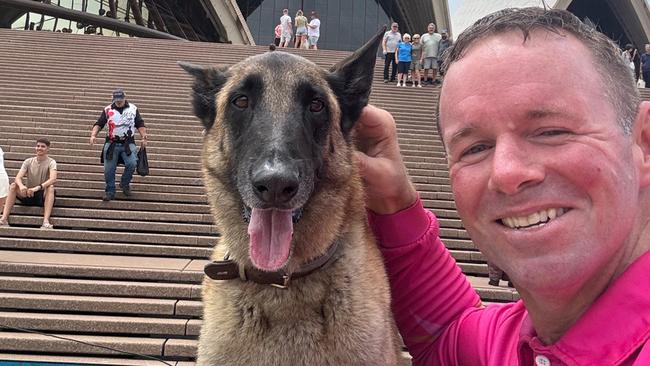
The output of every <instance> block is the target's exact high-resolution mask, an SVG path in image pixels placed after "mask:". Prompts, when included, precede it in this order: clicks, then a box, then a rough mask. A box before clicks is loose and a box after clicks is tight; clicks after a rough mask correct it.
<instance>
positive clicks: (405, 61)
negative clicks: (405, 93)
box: [395, 33, 413, 86]
mask: <svg viewBox="0 0 650 366" xmlns="http://www.w3.org/2000/svg"><path fill="white" fill-rule="evenodd" d="M411 51H413V45H412V44H411V35H410V34H408V33H404V36H403V37H402V42H400V43H399V44H398V45H397V50H396V52H395V61H396V62H397V86H406V76H407V75H408V72H409V68H410V67H411Z"/></svg>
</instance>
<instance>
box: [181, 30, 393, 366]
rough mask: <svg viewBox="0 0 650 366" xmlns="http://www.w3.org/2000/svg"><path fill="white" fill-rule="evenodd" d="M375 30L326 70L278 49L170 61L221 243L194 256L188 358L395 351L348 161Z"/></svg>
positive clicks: (385, 296) (219, 360) (375, 364)
mask: <svg viewBox="0 0 650 366" xmlns="http://www.w3.org/2000/svg"><path fill="white" fill-rule="evenodd" d="M382 35H383V32H380V33H379V34H377V36H375V37H374V38H373V39H372V40H371V41H369V42H368V43H367V44H366V45H365V46H364V47H363V48H362V49H360V50H358V51H357V52H356V53H354V54H353V55H352V56H350V57H348V58H347V59H345V60H343V61H342V62H340V63H339V64H338V65H336V66H334V67H333V68H332V70H331V71H330V72H327V71H324V70H322V69H320V68H319V67H317V66H316V65H315V64H313V63H312V62H310V61H308V60H306V59H304V58H301V57H298V56H295V55H292V54H289V53H285V52H269V53H266V54H262V55H257V56H253V57H250V58H248V59H246V60H244V61H242V62H239V63H238V64H235V65H234V66H232V67H230V68H227V69H226V68H221V69H217V68H202V67H198V66H194V65H190V64H185V63H181V66H182V67H183V68H184V69H185V70H186V71H188V72H189V73H190V74H192V75H193V76H194V77H195V84H194V107H195V113H196V115H197V116H198V117H199V118H200V119H201V120H202V122H203V123H204V125H205V127H206V129H207V132H206V137H205V143H204V148H203V171H204V179H205V185H206V188H207V192H208V198H209V201H210V204H211V207H212V211H213V213H214V216H215V221H216V224H217V226H218V227H219V229H220V231H221V234H222V237H221V240H220V244H219V247H222V248H224V249H225V251H227V253H228V254H227V256H228V258H227V260H225V261H220V260H221V259H223V255H222V253H223V250H220V248H219V247H218V248H217V250H216V251H215V254H214V255H213V259H214V260H215V261H217V262H215V263H213V264H211V265H208V266H206V274H208V276H209V277H206V278H205V280H204V282H203V303H204V312H203V327H202V330H201V336H200V341H199V354H198V365H215V366H217V365H218V366H222V365H228V366H232V365H242V366H243V365H246V366H249V365H281V366H285V365H286V366H297V365H310V366H311V365H332V366H342V365H355V366H359V365H368V366H370V365H372V366H380V365H396V364H398V363H400V362H402V361H401V356H400V352H399V343H398V341H397V334H396V332H395V328H394V325H393V320H392V316H391V312H390V294H389V287H388V282H387V278H386V273H385V270H384V266H383V262H382V258H381V255H380V253H379V251H378V249H377V248H376V244H375V242H374V239H373V237H372V234H371V232H370V231H369V228H368V224H367V219H366V214H365V208H364V195H363V188H362V183H361V180H360V177H359V174H358V172H357V168H356V166H355V164H354V161H353V142H352V132H353V131H352V130H353V127H354V123H355V121H356V120H357V119H358V118H359V116H360V113H361V110H362V109H363V107H364V106H365V105H366V104H367V102H368V97H369V94H370V88H371V85H372V77H373V69H374V65H375V61H376V50H377V47H378V45H379V42H380V41H381V40H382ZM215 279H216V280H215Z"/></svg>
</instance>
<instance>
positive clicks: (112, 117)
mask: <svg viewBox="0 0 650 366" xmlns="http://www.w3.org/2000/svg"><path fill="white" fill-rule="evenodd" d="M106 124H108V132H107V134H106V140H105V142H104V148H103V149H102V162H103V163H104V180H105V182H106V189H105V192H104V197H103V198H102V200H104V201H110V200H112V199H114V198H115V170H116V169H117V164H118V161H119V160H122V161H123V162H124V173H123V174H122V179H121V181H120V187H121V188H122V193H124V195H125V196H127V197H128V196H130V195H131V186H130V184H131V179H132V178H133V172H134V171H135V168H136V165H137V162H138V160H137V159H138V158H137V151H136V146H135V130H137V131H138V133H139V134H140V137H141V140H142V146H143V147H144V146H146V145H147V129H146V127H145V126H144V121H143V120H142V117H141V116H140V112H139V111H138V107H136V105H135V104H133V103H129V102H128V101H127V100H126V93H125V92H124V90H122V89H116V90H115V91H114V92H113V102H112V103H111V104H110V105H108V106H106V107H105V108H104V110H103V111H102V114H101V116H99V118H98V119H97V122H95V125H94V126H93V129H92V132H91V133H90V145H94V144H95V141H96V140H97V133H99V131H100V130H101V129H102V128H104V126H105V125H106Z"/></svg>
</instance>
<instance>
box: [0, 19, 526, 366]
mask: <svg viewBox="0 0 650 366" xmlns="http://www.w3.org/2000/svg"><path fill="white" fill-rule="evenodd" d="M265 51H266V48H265V47H247V46H235V45H223V44H206V43H190V42H178V41H163V40H151V39H137V38H130V39H124V38H121V39H117V38H104V37H101V36H80V35H71V34H61V33H46V32H25V31H11V30H0V146H1V147H2V148H3V149H4V151H5V166H6V168H7V172H8V173H9V175H10V177H11V178H13V177H14V176H15V175H16V173H17V172H18V169H19V168H20V165H21V163H22V161H23V160H24V159H26V158H28V157H30V156H33V154H34V146H35V140H36V138H38V137H47V138H49V139H50V140H51V141H52V147H51V150H50V151H51V156H52V157H53V158H54V159H56V161H57V163H58V174H59V179H58V181H57V183H56V187H57V188H56V189H57V201H56V207H55V209H54V213H53V215H52V223H53V224H54V225H55V230H40V229H39V226H40V224H41V220H42V218H41V215H42V211H41V209H39V208H34V207H25V206H20V205H17V206H16V207H15V209H14V210H13V215H12V216H11V220H10V223H11V227H10V228H0V360H25V361H29V360H40V361H45V360H47V361H58V362H86V363H96V364H120V365H160V364H163V363H161V362H160V361H156V360H153V359H149V360H147V359H146V358H145V357H144V356H142V355H147V356H151V357H155V358H159V359H163V360H165V362H166V363H167V364H170V365H192V364H193V361H194V355H195V353H196V345H197V335H198V334H199V329H200V327H201V301H200V290H201V289H200V283H201V280H202V277H203V273H202V269H203V266H204V265H205V263H206V262H207V258H208V257H209V255H210V253H211V249H212V247H213V246H214V245H215V244H216V243H217V242H218V240H219V238H218V230H217V229H216V228H215V227H214V226H213V224H212V218H211V215H210V212H209V208H208V206H207V204H206V198H205V193H204V189H203V185H202V181H201V171H200V151H201V143H202V137H201V130H202V127H201V126H200V123H199V122H198V120H197V119H196V118H194V117H193V115H192V112H191V107H190V97H189V95H190V85H191V79H190V77H189V76H188V75H186V74H185V73H184V72H183V71H182V70H181V69H180V68H179V67H178V66H177V65H176V62H177V61H179V60H183V61H191V62H194V63H199V64H232V63H235V62H237V61H240V60H242V59H244V58H245V57H247V56H249V55H253V54H257V53H261V52H265ZM289 52H295V53H298V54H301V55H303V56H305V57H307V58H309V59H310V60H312V61H314V62H316V63H317V64H318V65H320V66H322V67H329V66H331V65H332V64H334V63H335V62H336V61H338V60H340V59H342V58H343V57H345V56H346V55H347V53H345V52H335V51H326V50H319V51H318V52H313V51H306V50H289ZM382 66H383V63H382V62H378V68H377V72H376V75H375V84H374V87H373V92H372V96H371V102H372V103H373V104H375V105H378V106H380V107H382V108H385V109H387V110H389V111H390V112H391V113H392V114H393V116H395V119H396V120H397V123H398V130H399V138H400V144H401V147H402V152H403V154H404V157H405V161H406V164H407V166H408V168H409V172H410V174H411V176H412V178H413V181H414V182H415V184H416V186H417V189H418V190H419V192H420V195H421V197H422V199H423V200H424V203H425V206H426V207H428V208H429V209H431V210H433V211H434V212H435V213H436V215H437V216H438V218H439V219H440V224H441V227H442V229H441V235H442V237H443V238H444V242H445V244H446V245H447V246H448V248H449V249H450V250H451V253H452V254H453V256H454V257H455V258H456V260H457V261H458V263H459V265H460V266H461V268H462V269H463V271H464V272H465V273H466V274H467V275H468V276H469V278H470V281H471V282H472V284H473V285H474V287H475V289H476V291H477V292H478V293H479V295H480V296H481V298H482V299H483V300H485V301H487V302H504V301H513V300H516V299H517V298H518V295H517V293H516V291H514V290H512V289H509V288H507V287H491V286H488V285H487V278H486V273H487V267H486V264H485V262H484V260H483V257H482V255H481V253H480V252H479V251H477V250H476V248H475V247H474V245H473V244H472V242H471V241H470V239H469V237H468V235H467V232H466V231H465V230H464V229H463V226H462V224H461V221H460V220H459V218H458V214H457V213H456V210H455V206H454V201H453V198H452V194H451V190H450V187H449V179H448V172H447V167H446V161H445V155H444V151H443V148H442V146H441V143H440V142H439V140H438V137H437V133H436V128H435V120H434V110H435V106H436V100H437V93H438V91H439V88H437V87H436V88H433V87H430V86H429V87H426V88H422V89H420V88H411V87H407V88H397V87H395V85H394V84H384V83H382V77H381V67H382ZM115 87H123V88H124V89H125V90H126V92H127V94H128V98H129V99H130V100H131V101H133V102H134V103H136V104H137V105H138V107H139V109H140V111H141V114H142V116H143V118H144V120H145V122H146V124H147V128H148V131H149V133H148V135H149V145H148V149H147V150H148V153H149V164H150V167H151V175H150V176H147V177H144V178H143V177H139V176H138V177H136V178H135V180H134V184H133V186H132V187H133V196H132V197H130V198H128V199H127V198H126V197H124V196H122V194H121V193H118V197H117V199H116V200H114V201H111V202H103V201H102V200H101V196H102V194H103V187H104V183H103V167H102V165H101V164H100V161H99V156H100V149H101V145H102V144H101V143H100V144H97V145H95V146H93V147H91V146H90V145H89V143H88V139H89V135H90V130H91V128H92V125H93V123H94V122H95V120H96V119H97V117H98V116H99V114H100V112H101V109H102V107H104V106H105V105H106V104H108V103H109V102H110V94H111V91H112V90H113V89H114V88H115ZM103 133H104V132H102V134H100V136H103ZM119 173H121V168H120V170H118V176H119ZM504 285H505V284H504ZM17 328H25V329H29V330H33V331H37V332H38V333H33V332H32V333H27V332H24V331H20V330H18V329H17ZM52 335H54V336H56V337H53V336H52ZM66 338H73V339H76V340H79V341H82V342H85V343H78V342H72V341H70V340H67V339H66ZM91 343H92V344H95V345H100V346H104V347H106V348H100V347H95V346H91V345H90V344H91ZM110 348H113V349H119V350H122V351H124V352H127V353H116V352H115V351H113V350H111V349H110ZM129 353H130V354H129ZM134 354H139V355H141V356H136V355H134Z"/></svg>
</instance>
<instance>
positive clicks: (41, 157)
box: [36, 155, 47, 162]
mask: <svg viewBox="0 0 650 366" xmlns="http://www.w3.org/2000/svg"><path fill="white" fill-rule="evenodd" d="M46 159H47V155H36V160H37V161H38V162H43V161H45V160H46Z"/></svg>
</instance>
